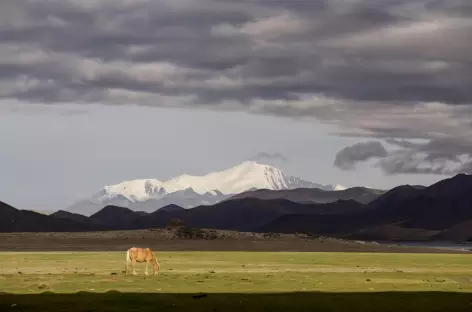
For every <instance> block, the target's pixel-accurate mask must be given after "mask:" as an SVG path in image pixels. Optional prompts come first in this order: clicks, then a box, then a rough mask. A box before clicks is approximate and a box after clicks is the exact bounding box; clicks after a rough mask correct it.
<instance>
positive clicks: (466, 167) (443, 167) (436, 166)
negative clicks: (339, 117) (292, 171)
mask: <svg viewBox="0 0 472 312" xmlns="http://www.w3.org/2000/svg"><path fill="white" fill-rule="evenodd" d="M386 142H387V143H389V144H391V145H393V146H396V147H399V148H400V149H395V150H392V151H389V152H388V151H387V150H386V149H385V147H384V146H383V144H382V143H380V142H378V141H372V142H367V143H358V144H355V145H352V146H349V147H346V148H344V149H343V150H341V151H340V152H339V153H338V154H337V155H336V161H335V165H336V166H337V167H339V168H341V169H343V170H349V169H353V168H354V167H355V165H356V164H358V163H362V162H365V161H367V160H369V159H372V158H376V159H378V162H377V164H376V166H378V167H379V168H381V169H382V170H383V171H384V172H385V173H387V174H390V175H392V174H445V175H451V174H457V173H469V174H471V173H472V165H471V164H472V161H471V155H470V153H471V152H470V146H467V145H463V144H462V143H461V142H452V141H448V140H431V141H429V142H426V143H414V142H409V141H405V140H401V141H399V140H392V139H390V140H386ZM461 157H465V158H462V159H461Z"/></svg>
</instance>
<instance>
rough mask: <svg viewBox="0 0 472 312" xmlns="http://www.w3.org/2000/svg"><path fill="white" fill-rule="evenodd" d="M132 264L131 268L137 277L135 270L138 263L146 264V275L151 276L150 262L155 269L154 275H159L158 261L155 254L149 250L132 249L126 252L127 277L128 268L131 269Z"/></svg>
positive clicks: (126, 273)
mask: <svg viewBox="0 0 472 312" xmlns="http://www.w3.org/2000/svg"><path fill="white" fill-rule="evenodd" d="M130 262H131V267H132V268H133V275H136V271H135V270H134V267H135V265H136V262H138V263H142V262H146V271H144V274H146V275H149V273H148V265H149V262H151V263H152V265H153V268H154V275H157V274H158V271H159V263H158V262H157V259H156V257H155V256H154V253H153V252H152V250H151V249H149V248H136V247H132V248H130V249H128V250H127V251H126V261H125V275H128V267H129V264H130Z"/></svg>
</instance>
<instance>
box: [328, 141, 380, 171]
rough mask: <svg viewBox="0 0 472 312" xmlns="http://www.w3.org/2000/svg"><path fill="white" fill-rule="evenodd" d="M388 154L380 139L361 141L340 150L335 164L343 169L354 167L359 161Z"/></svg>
mask: <svg viewBox="0 0 472 312" xmlns="http://www.w3.org/2000/svg"><path fill="white" fill-rule="evenodd" d="M385 156H387V150H386V149H385V147H384V146H383V145H382V143H380V142H378V141H370V142H361V143H357V144H354V145H351V146H347V147H345V148H343V149H342V150H341V151H339V152H338V154H337V155H336V159H335V160H334V165H335V166H336V167H338V168H341V169H343V170H349V169H354V168H355V165H356V164H357V163H359V162H364V161H367V160H369V159H372V158H382V157H385Z"/></svg>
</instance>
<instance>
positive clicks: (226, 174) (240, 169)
mask: <svg viewBox="0 0 472 312" xmlns="http://www.w3.org/2000/svg"><path fill="white" fill-rule="evenodd" d="M294 188H319V189H323V190H343V189H345V188H344V187H342V186H341V185H338V184H335V185H321V184H317V183H313V182H309V181H304V180H302V179H299V178H297V177H293V176H289V175H287V174H285V173H283V172H282V171H281V170H279V169H277V168H275V167H272V166H269V165H264V164H260V163H257V162H255V161H245V162H243V163H241V164H239V165H237V166H234V167H232V168H229V169H226V170H223V171H219V172H212V173H209V174H206V175H203V176H191V175H186V174H184V175H181V176H178V177H176V178H173V179H171V180H168V181H165V182H162V181H160V180H156V179H141V180H131V181H124V182H121V183H119V184H115V185H108V186H105V187H104V188H103V189H102V190H101V191H100V192H98V193H97V194H95V195H94V196H92V198H91V199H88V200H83V201H80V202H78V203H76V204H74V205H73V206H71V207H69V208H68V209H66V210H67V211H71V212H77V213H81V214H91V213H95V212H96V211H98V210H100V209H102V208H103V207H104V206H106V205H116V206H121V207H128V208H130V209H132V210H136V211H138V210H141V211H154V210H156V209H159V208H161V207H164V206H166V205H169V204H175V205H179V206H181V207H184V208H192V207H195V206H198V205H212V204H215V203H217V202H220V201H222V200H224V199H226V198H229V197H231V196H233V195H235V194H239V193H242V192H245V191H248V190H254V189H269V190H282V189H294Z"/></svg>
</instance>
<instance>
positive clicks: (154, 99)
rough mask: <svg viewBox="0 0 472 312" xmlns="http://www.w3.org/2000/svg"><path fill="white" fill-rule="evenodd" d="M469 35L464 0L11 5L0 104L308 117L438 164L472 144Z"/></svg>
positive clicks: (2, 42) (2, 45) (1, 18)
mask: <svg viewBox="0 0 472 312" xmlns="http://www.w3.org/2000/svg"><path fill="white" fill-rule="evenodd" d="M471 32H472V4H471V3H468V2H466V1H460V0H448V1H436V0H413V1H411V0H396V1H375V0H358V1H341V0H320V1H301V0H300V1H298V0H293V1H275V0H254V1H233V0H194V1H190V0H152V1H151V0H136V1H129V0H97V1H81V0H68V1H62V0H43V1H26V0H4V1H2V2H1V4H0V99H3V100H7V101H12V100H15V101H21V102H27V103H33V104H34V103H48V104H63V103H81V104H88V103H103V104H110V105H113V104H115V105H116V104H119V105H123V104H133V105H135V104H137V105H149V106H184V107H185V106H189V107H193V108H204V109H208V108H210V109H224V110H245V111H249V112H251V113H255V114H271V115H277V116H283V117H290V118H312V119H316V120H318V121H320V122H324V123H328V124H333V125H336V126H337V127H339V131H338V132H336V134H337V135H346V136H352V137H363V138H378V139H394V140H396V139H409V140H411V139H422V140H426V141H430V142H431V145H429V146H428V147H424V148H426V149H427V151H425V153H426V154H427V155H428V156H425V157H426V160H428V159H430V160H431V157H432V158H434V161H436V162H441V161H445V158H444V157H442V160H440V158H441V157H438V155H442V156H446V158H448V157H449V158H454V157H456V153H455V152H454V151H455V150H456V149H462V150H463V149H466V150H467V151H469V150H471V148H472V142H471V139H470V137H472V129H471V125H472V123H471V116H472V108H471V106H470V104H471V103H472V85H471V81H472V45H470V44H469V41H470V40H469V37H470V33H471ZM438 142H441V143H438ZM444 142H447V144H446V143H444ZM446 145H447V146H446ZM451 145H452V146H453V147H451ZM392 157H393V156H392ZM398 157H399V156H397V157H396V158H395V159H397V160H398V159H403V160H404V161H405V162H407V163H408V161H407V159H408V157H403V158H402V157H400V158H398ZM448 161H450V159H448ZM392 162H393V160H392ZM388 168H400V167H399V166H390V167H388ZM408 168H411V166H410V167H409V166H407V167H405V169H401V170H400V169H399V170H400V171H402V170H403V171H409V170H410V169H408ZM389 171H390V172H397V171H398V170H397V169H389Z"/></svg>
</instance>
